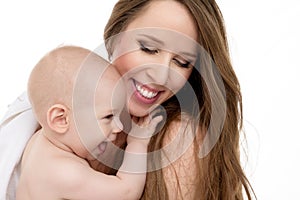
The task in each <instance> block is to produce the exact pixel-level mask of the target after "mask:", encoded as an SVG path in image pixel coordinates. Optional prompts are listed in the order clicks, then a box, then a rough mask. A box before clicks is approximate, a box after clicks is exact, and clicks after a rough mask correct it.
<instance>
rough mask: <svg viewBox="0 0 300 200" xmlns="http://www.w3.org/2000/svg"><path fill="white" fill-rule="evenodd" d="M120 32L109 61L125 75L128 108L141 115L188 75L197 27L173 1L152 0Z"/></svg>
mask: <svg viewBox="0 0 300 200" xmlns="http://www.w3.org/2000/svg"><path fill="white" fill-rule="evenodd" d="M125 31H126V32H125V33H122V34H120V37H119V39H118V43H117V44H116V46H115V49H114V52H113V56H112V59H113V63H114V65H115V66H116V68H117V69H118V71H119V72H120V73H121V75H122V76H123V77H124V78H125V84H126V88H127V100H128V102H127V103H128V108H129V112H130V113H131V114H132V115H134V116H144V115H146V114H147V113H148V112H149V111H150V110H151V109H153V108H154V107H155V106H156V105H159V104H161V103H163V102H164V101H166V100H167V99H169V98H170V97H171V96H173V95H174V94H175V93H176V92H177V91H178V90H179V89H181V88H182V87H183V85H184V84H185V83H186V80H187V79H188V77H189V76H190V74H191V72H192V68H193V62H194V61H195V59H196V51H195V46H196V45H195V44H196V43H195V41H196V40H197V29H196V26H195V24H194V22H193V18H192V17H191V15H190V13H189V12H188V10H187V9H186V8H185V7H184V6H183V5H181V4H180V3H178V2H175V1H153V2H151V3H150V4H149V5H148V8H147V9H146V10H145V11H144V12H141V13H140V15H138V16H137V18H135V19H134V20H133V21H132V22H131V23H130V24H129V25H128V27H127V28H126V30H125Z"/></svg>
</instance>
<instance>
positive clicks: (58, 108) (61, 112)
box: [47, 104, 70, 133]
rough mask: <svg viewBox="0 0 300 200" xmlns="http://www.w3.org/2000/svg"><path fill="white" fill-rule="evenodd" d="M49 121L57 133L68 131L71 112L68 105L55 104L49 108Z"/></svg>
mask: <svg viewBox="0 0 300 200" xmlns="http://www.w3.org/2000/svg"><path fill="white" fill-rule="evenodd" d="M47 123H48V126H49V127H50V129H51V130H53V131H55V132H57V133H65V132H67V131H68V129H69V126H70V124H69V123H70V122H69V112H68V109H67V107H66V106H64V105H62V104H55V105H53V106H51V107H50V108H49V109H48V112H47Z"/></svg>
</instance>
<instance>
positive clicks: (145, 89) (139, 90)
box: [132, 79, 163, 104]
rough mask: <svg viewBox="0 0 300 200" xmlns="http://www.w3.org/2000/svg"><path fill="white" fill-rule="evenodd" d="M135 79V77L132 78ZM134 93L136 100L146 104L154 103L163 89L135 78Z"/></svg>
mask: <svg viewBox="0 0 300 200" xmlns="http://www.w3.org/2000/svg"><path fill="white" fill-rule="evenodd" d="M132 80H133V79H132ZM133 87H134V90H135V91H134V93H133V96H134V97H135V99H136V100H138V101H139V102H141V103H144V104H153V103H154V102H155V101H156V100H157V99H158V98H159V96H160V95H161V93H162V92H163V91H161V90H157V89H154V88H151V87H149V86H146V85H143V84H141V83H139V82H138V81H136V80H133Z"/></svg>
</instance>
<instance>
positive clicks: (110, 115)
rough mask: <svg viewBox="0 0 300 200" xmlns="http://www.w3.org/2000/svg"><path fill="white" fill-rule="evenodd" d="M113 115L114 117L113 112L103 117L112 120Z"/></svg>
mask: <svg viewBox="0 0 300 200" xmlns="http://www.w3.org/2000/svg"><path fill="white" fill-rule="evenodd" d="M113 117H114V115H113V114H109V115H106V116H104V117H103V119H109V120H111V119H112V118H113Z"/></svg>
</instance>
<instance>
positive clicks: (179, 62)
mask: <svg viewBox="0 0 300 200" xmlns="http://www.w3.org/2000/svg"><path fill="white" fill-rule="evenodd" d="M173 60H174V62H175V63H176V64H177V65H179V66H180V67H183V68H190V67H192V64H191V62H190V61H187V60H184V59H182V58H174V59H173Z"/></svg>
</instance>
